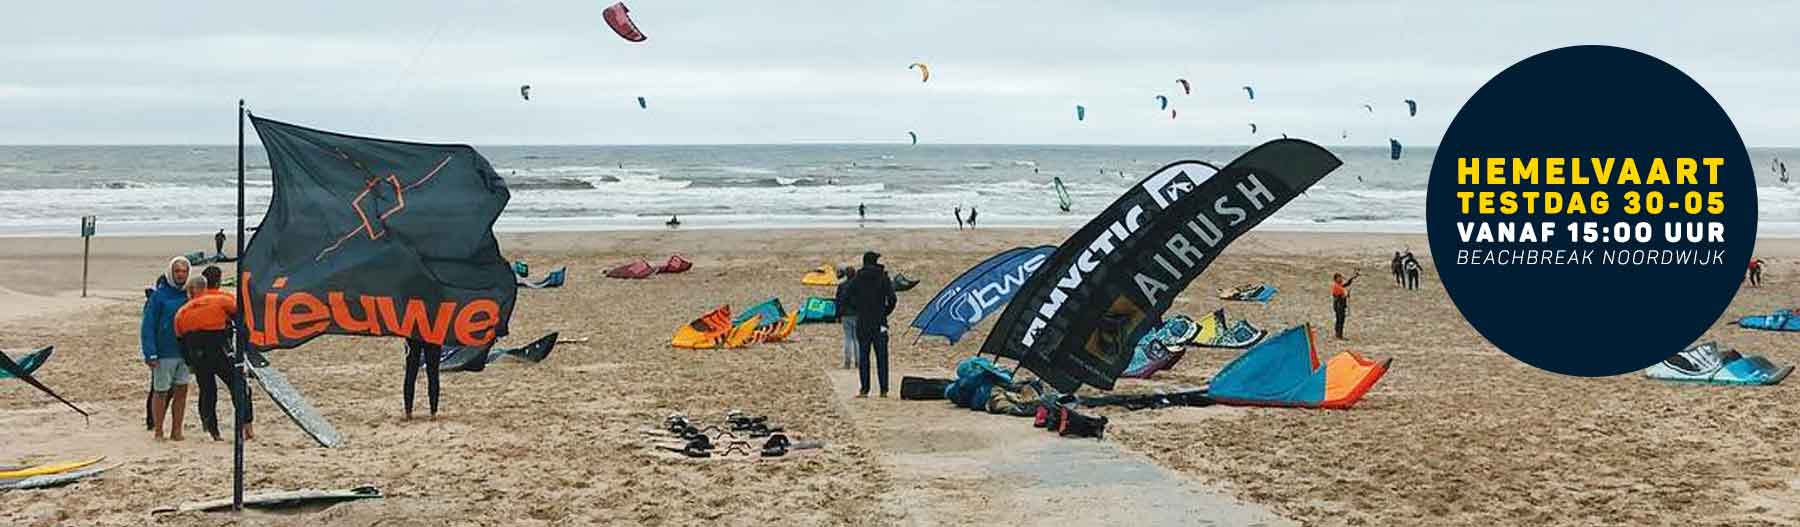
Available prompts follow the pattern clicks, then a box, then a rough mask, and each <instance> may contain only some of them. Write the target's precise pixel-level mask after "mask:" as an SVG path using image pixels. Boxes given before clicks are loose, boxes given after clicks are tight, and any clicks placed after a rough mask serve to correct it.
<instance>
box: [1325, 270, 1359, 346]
mask: <svg viewBox="0 0 1800 527" xmlns="http://www.w3.org/2000/svg"><path fill="white" fill-rule="evenodd" d="M1359 276H1362V274H1361V273H1352V274H1351V275H1350V278H1347V279H1346V278H1344V273H1331V313H1332V314H1333V315H1336V316H1337V323H1336V324H1334V325H1332V327H1333V328H1334V329H1335V330H1336V335H1337V339H1338V340H1344V318H1346V317H1347V316H1348V315H1349V314H1350V284H1351V283H1354V282H1356V278H1357V277H1359Z"/></svg>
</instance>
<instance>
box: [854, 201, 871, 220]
mask: <svg viewBox="0 0 1800 527" xmlns="http://www.w3.org/2000/svg"><path fill="white" fill-rule="evenodd" d="M868 219H869V206H868V205H865V204H862V203H858V204H856V221H857V222H858V223H861V222H864V221H868Z"/></svg>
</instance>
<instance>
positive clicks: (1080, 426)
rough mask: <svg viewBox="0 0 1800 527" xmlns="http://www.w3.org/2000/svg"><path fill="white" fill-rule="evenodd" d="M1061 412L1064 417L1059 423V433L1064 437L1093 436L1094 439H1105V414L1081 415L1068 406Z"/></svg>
mask: <svg viewBox="0 0 1800 527" xmlns="http://www.w3.org/2000/svg"><path fill="white" fill-rule="evenodd" d="M1060 413H1061V414H1062V415H1061V417H1062V419H1060V422H1058V423H1057V425H1058V429H1057V433H1058V434H1059V435H1062V436H1063V437H1070V436H1073V437H1092V438H1094V439H1104V438H1105V437H1106V417H1105V416H1086V415H1081V414H1080V413H1077V412H1076V411H1074V410H1070V409H1069V408H1068V407H1066V406H1065V407H1063V408H1062V412H1060Z"/></svg>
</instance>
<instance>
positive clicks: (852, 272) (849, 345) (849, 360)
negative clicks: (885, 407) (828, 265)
mask: <svg viewBox="0 0 1800 527" xmlns="http://www.w3.org/2000/svg"><path fill="white" fill-rule="evenodd" d="M838 274H839V275H842V276H846V277H854V276H856V268H855V267H850V266H844V267H842V268H839V269H838ZM832 300H835V301H836V302H837V314H838V322H840V323H842V324H843V326H844V369H846V370H848V369H850V368H854V367H856V364H860V363H861V362H860V361H858V360H856V351H857V348H858V347H859V346H858V343H857V340H856V304H854V303H852V302H851V301H850V280H849V279H848V278H846V279H844V280H843V281H841V282H838V286H837V294H836V295H835V296H833V297H832ZM863 384H864V385H865V386H867V384H868V383H867V381H865V382H864V383H863ZM863 391H864V392H865V393H866V392H868V390H863Z"/></svg>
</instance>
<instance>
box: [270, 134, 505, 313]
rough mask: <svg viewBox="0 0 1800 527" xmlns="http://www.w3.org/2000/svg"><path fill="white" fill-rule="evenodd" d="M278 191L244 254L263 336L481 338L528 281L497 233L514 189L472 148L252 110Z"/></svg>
mask: <svg viewBox="0 0 1800 527" xmlns="http://www.w3.org/2000/svg"><path fill="white" fill-rule="evenodd" d="M250 120H251V122H252V123H253V124H254V125H255V126H256V134H257V136H258V137H260V138H261V139H262V144H263V148H264V149H265V150H267V151H268V154H269V169H270V172H271V173H272V177H273V182H274V196H273V197H272V199H271V200H270V202H269V211H268V213H267V214H265V215H264V216H263V220H262V225H261V227H259V228H258V229H257V230H256V235H255V236H254V237H252V238H251V239H250V244H249V246H248V247H246V248H245V249H244V255H243V258H242V259H241V260H240V265H241V270H240V272H241V273H242V275H241V276H240V280H239V283H240V284H243V285H242V286H241V287H242V289H240V291H239V293H240V294H243V295H244V297H243V299H244V303H243V304H244V309H245V317H244V318H245V320H246V323H247V324H248V326H249V339H250V342H251V344H252V345H253V346H254V347H256V348H259V349H273V348H291V347H294V346H299V345H300V344H303V343H305V342H306V341H308V340H311V339H312V338H313V337H316V336H319V335H322V334H327V333H331V334H344V335H369V336H400V337H408V338H416V339H419V340H424V341H427V342H432V343H437V344H444V345H452V346H456V345H460V346H485V345H487V344H490V343H492V342H493V341H494V340H495V339H497V338H498V337H500V336H504V335H506V333H507V322H508V320H510V319H511V318H512V311H513V300H514V298H515V296H516V295H517V292H518V286H517V284H516V282H515V279H514V277H513V272H512V268H511V267H510V266H509V265H508V264H507V262H506V260H505V259H504V258H502V257H501V256H500V246H499V244H498V243H497V242H496V241H495V240H494V220H496V219H498V218H499V217H500V211H501V210H502V209H504V208H506V202H507V200H508V198H509V197H510V195H509V194H508V193H507V190H506V181H505V180H503V179H501V178H500V176H499V175H498V174H495V173H494V168H493V166H491V165H489V164H488V161H487V159H485V158H483V157H481V154H480V153H477V152H476V151H475V149H474V148H472V147H469V146H466V145H435V144H420V143H407V142H401V141H389V140H384V139H371V138H365V137H354V136H348V135H343V134H337V133H332V132H326V131H322V130H314V129H311V128H305V127H300V126H295V125H292V124H287V123H283V122H279V121H271V120H268V119H261V118H257V117H254V116H253V117H251V118H250Z"/></svg>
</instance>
